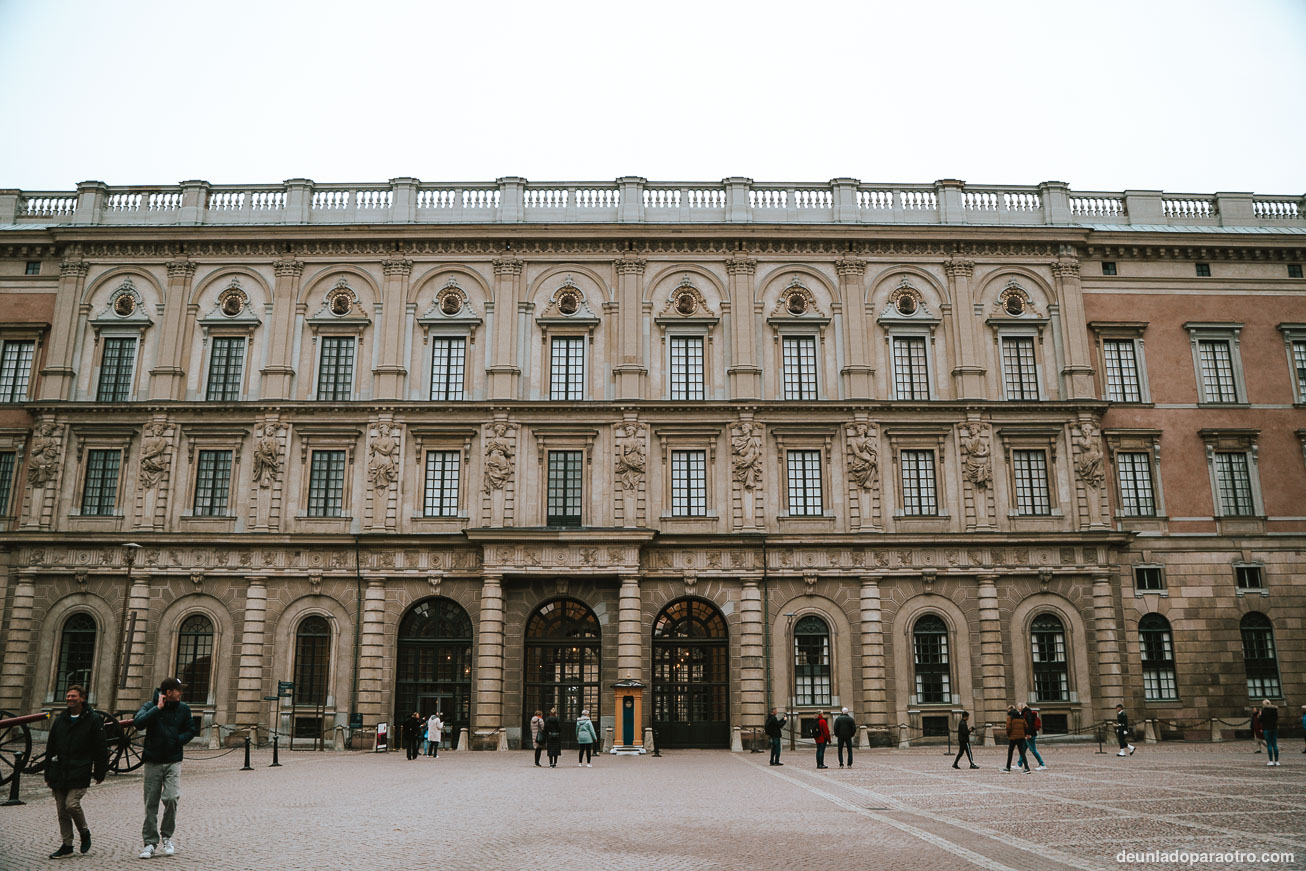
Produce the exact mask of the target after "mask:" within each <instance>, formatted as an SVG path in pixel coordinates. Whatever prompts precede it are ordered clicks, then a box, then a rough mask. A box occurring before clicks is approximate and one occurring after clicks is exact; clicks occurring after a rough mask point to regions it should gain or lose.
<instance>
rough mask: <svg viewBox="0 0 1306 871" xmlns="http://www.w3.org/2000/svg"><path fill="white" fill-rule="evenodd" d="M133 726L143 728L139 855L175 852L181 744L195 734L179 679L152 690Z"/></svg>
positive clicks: (147, 857) (147, 855)
mask: <svg viewBox="0 0 1306 871" xmlns="http://www.w3.org/2000/svg"><path fill="white" fill-rule="evenodd" d="M136 728H137V729H144V730H145V748H144V751H143V752H142V753H141V758H143V759H144V760H145V825H144V826H142V827H141V837H142V838H143V839H144V841H145V849H143V850H141V855H140V857H141V858H142V859H149V858H151V857H153V856H156V855H163V856H171V855H172V854H174V853H176V852H177V848H176V846H175V845H174V844H173V843H172V833H173V832H174V831H176V828H177V800H178V799H180V798H181V757H182V747H184V746H185V745H186V744H188V743H190V740H191V739H192V738H194V737H195V734H196V730H195V721H194V720H193V719H191V714H190V708H189V707H188V706H187V705H186V703H185V702H183V701H182V700H181V681H179V680H177V679H176V678H175V677H170V678H168V679H167V680H165V681H164V682H163V683H161V684H159V688H158V689H157V690H155V692H154V698H152V699H150V700H149V701H148V702H146V703H145V704H143V705H141V709H140V710H139V711H137V712H136ZM160 801H162V802H163V825H162V827H160V826H159V825H158V815H159V802H160Z"/></svg>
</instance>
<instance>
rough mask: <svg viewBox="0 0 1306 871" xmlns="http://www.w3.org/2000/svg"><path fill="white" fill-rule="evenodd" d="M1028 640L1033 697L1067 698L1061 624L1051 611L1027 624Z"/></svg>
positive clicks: (1063, 699) (1067, 689) (1045, 699)
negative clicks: (1032, 671) (1031, 665)
mask: <svg viewBox="0 0 1306 871" xmlns="http://www.w3.org/2000/svg"><path fill="white" fill-rule="evenodd" d="M1029 641H1030V648H1031V655H1032V658H1033V662H1034V698H1035V699H1036V700H1037V701H1040V702H1064V701H1068V700H1069V699H1070V680H1069V677H1068V673H1067V670H1066V627H1065V625H1064V624H1063V623H1062V622H1061V619H1060V618H1059V617H1057V616H1055V615H1053V614H1040V615H1038V616H1037V617H1035V618H1034V622H1033V623H1032V624H1030V628H1029Z"/></svg>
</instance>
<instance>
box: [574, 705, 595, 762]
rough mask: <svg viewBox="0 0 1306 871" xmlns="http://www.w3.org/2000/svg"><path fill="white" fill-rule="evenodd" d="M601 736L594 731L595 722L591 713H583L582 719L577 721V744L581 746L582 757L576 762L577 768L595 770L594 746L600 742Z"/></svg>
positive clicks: (581, 713)
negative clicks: (591, 717) (583, 767)
mask: <svg viewBox="0 0 1306 871" xmlns="http://www.w3.org/2000/svg"><path fill="white" fill-rule="evenodd" d="M598 740H599V735H598V733H597V732H595V731H594V721H593V720H591V719H590V712H589V711H581V712H580V717H579V718H578V719H577V720H576V743H577V744H579V745H580V756H579V757H578V759H577V761H576V766H577V767H580V766H582V765H583V766H585V767H586V768H593V767H594V761H593V753H592V751H593V750H594V745H595V744H596V743H597V742H598Z"/></svg>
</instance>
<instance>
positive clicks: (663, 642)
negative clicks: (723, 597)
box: [653, 599, 730, 747]
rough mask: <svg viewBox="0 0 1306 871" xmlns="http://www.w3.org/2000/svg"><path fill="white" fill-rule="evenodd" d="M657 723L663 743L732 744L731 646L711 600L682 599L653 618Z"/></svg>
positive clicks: (654, 705)
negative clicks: (654, 619)
mask: <svg viewBox="0 0 1306 871" xmlns="http://www.w3.org/2000/svg"><path fill="white" fill-rule="evenodd" d="M653 729H654V730H655V731H656V732H657V743H658V744H660V745H661V746H663V747H729V746H730V647H729V639H728V637H727V635H726V621H725V618H724V617H722V616H721V612H720V611H718V610H717V609H716V607H715V606H714V605H712V604H711V603H709V602H704V601H702V600H699V599H678V600H676V601H675V602H672V603H671V604H670V605H668V606H667V607H666V608H664V609H663V610H662V613H661V614H659V615H658V618H657V620H656V621H654V623H653Z"/></svg>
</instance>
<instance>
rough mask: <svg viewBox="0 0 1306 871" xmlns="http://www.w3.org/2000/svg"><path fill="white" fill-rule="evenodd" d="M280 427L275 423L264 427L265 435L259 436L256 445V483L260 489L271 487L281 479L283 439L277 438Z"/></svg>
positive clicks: (256, 432)
mask: <svg viewBox="0 0 1306 871" xmlns="http://www.w3.org/2000/svg"><path fill="white" fill-rule="evenodd" d="M278 429H280V426H279V425H278V424H275V423H267V424H264V425H263V434H262V435H258V430H255V435H257V436H258V443H257V444H255V445H254V481H255V482H256V483H257V484H258V485H259V486H260V487H271V486H272V484H273V482H275V481H276V480H277V478H279V477H281V439H280V438H278V437H277V431H278Z"/></svg>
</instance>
